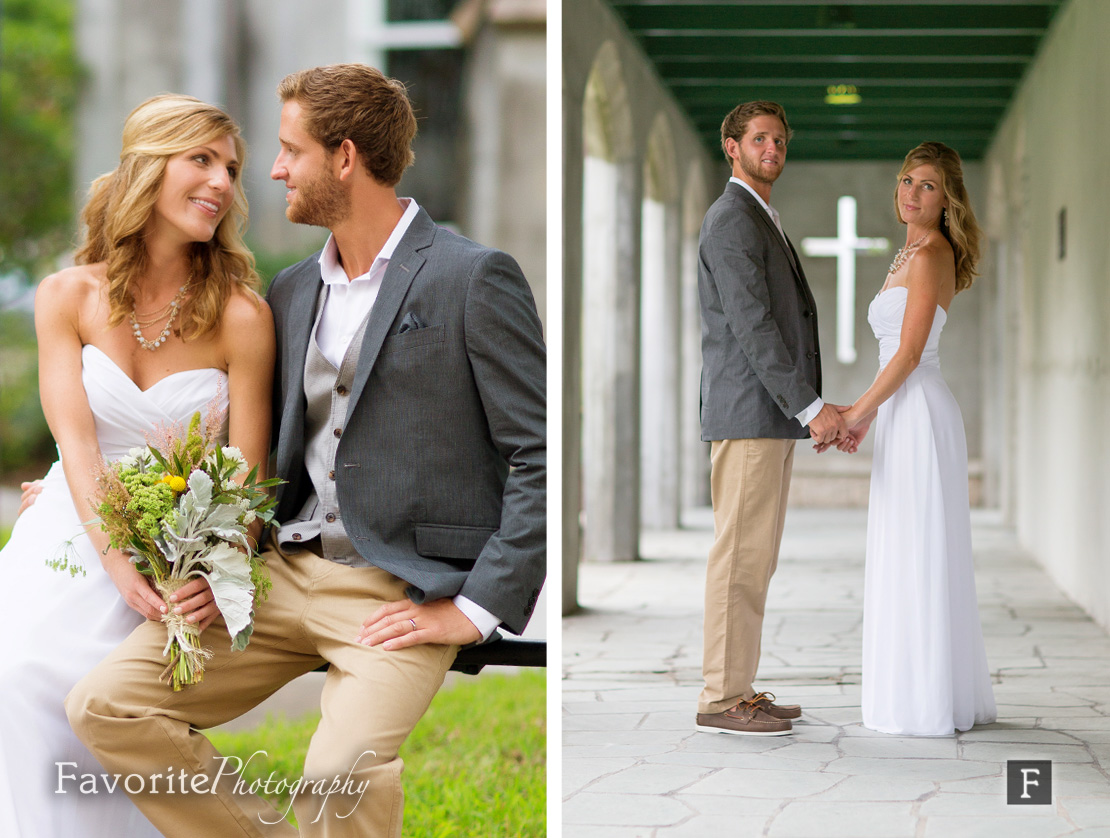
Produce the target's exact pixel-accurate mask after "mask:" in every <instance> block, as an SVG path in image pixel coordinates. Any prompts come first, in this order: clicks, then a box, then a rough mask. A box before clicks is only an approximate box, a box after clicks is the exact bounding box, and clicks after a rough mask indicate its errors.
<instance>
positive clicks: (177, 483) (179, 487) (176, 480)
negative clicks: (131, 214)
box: [166, 474, 188, 494]
mask: <svg viewBox="0 0 1110 838" xmlns="http://www.w3.org/2000/svg"><path fill="white" fill-rule="evenodd" d="M166 482H167V483H169V484H170V488H171V489H173V490H174V491H175V492H177V493H178V494H181V493H182V492H184V491H185V487H186V486H187V485H188V484H187V483H186V482H185V478H184V477H178V476H177V475H176V474H175V475H173V476H172V477H170V478H169V479H168V480H167V481H166Z"/></svg>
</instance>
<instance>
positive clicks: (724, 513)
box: [698, 439, 795, 713]
mask: <svg viewBox="0 0 1110 838" xmlns="http://www.w3.org/2000/svg"><path fill="white" fill-rule="evenodd" d="M794 445H795V440H792V439H726V440H721V441H718V442H714V443H713V445H712V448H711V457H712V472H711V478H710V481H711V489H712V497H713V530H714V537H715V540H714V543H713V547H712V549H711V550H710V552H709V561H708V564H707V566H706V577H705V646H704V653H703V662H702V674H703V677H704V678H705V686H704V687H703V688H702V691H701V695H700V696H699V697H698V712H699V713H720V712H722V711H724V710H727V709H728V708H729V707H732V706H733V705H735V704H736V703H737V702H738V701H739V700H740V699H742V698H751V697H752V696H753V695H755V691H754V690H753V689H752V681H754V680H755V673H756V670H757V669H758V667H759V649H760V641H761V639H762V635H763V612H764V607H765V604H766V602H767V588H768V586H769V584H770V582H771V576H772V574H774V572H775V566H776V565H777V564H778V556H779V544H780V543H781V542H782V528H783V522H784V521H785V519H786V497H787V494H788V493H789V490H790V473H791V470H792V468H793V466H794Z"/></svg>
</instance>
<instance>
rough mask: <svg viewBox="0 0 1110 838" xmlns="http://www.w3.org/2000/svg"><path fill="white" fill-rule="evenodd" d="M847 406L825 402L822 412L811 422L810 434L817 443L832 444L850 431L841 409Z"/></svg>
mask: <svg viewBox="0 0 1110 838" xmlns="http://www.w3.org/2000/svg"><path fill="white" fill-rule="evenodd" d="M844 409H845V408H843V407H840V406H838V405H835V404H832V403H830V402H825V406H824V407H822V408H821V412H820V413H818V414H817V415H816V416H814V417H813V420H812V421H811V422H810V423H809V435H810V436H811V437H813V441H814V442H816V443H817V445H825V446H826V447H827V446H828V445H831V444H832V443H834V442H836V441H837V440H839V439H842V438H843V437H844V435H845V434H847V433H848V427H847V426H846V425H845V424H844V418H843V417H842V416H841V411H843V410H844Z"/></svg>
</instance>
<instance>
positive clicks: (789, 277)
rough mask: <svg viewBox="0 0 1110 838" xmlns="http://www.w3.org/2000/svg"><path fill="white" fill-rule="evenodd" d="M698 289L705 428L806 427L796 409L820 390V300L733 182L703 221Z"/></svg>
mask: <svg viewBox="0 0 1110 838" xmlns="http://www.w3.org/2000/svg"><path fill="white" fill-rule="evenodd" d="M791 256H793V257H794V262H793V264H791V258H790V257H791ZM794 265H797V269H795V267H794ZM698 296H699V298H700V300H701V347H702V375H701V438H702V439H703V440H719V439H757V438H770V439H802V438H804V437H806V436H808V433H807V432H806V430H805V429H804V428H803V427H802V426H801V425H799V424H798V421H797V419H795V418H794V417H795V416H797V415H798V414H799V413H800V412H801V411H803V410H805V408H807V407H808V406H809V405H811V404H812V403H813V401H814V400H815V399H816V398H817V397H818V396H819V395H820V393H821V357H820V352H819V348H820V344H819V342H818V339H817V306H816V305H815V304H814V301H813V294H812V293H811V292H810V290H809V285H808V284H807V283H806V278H805V273H804V272H803V271H802V266H801V262H800V261H799V260H798V255H797V253H796V252H794V248H793V246H792V245H789V244H788V243H787V242H784V241H783V238H782V236H780V235H779V231H778V229H777V228H776V227H775V224H774V222H773V221H772V220H771V218H770V216H769V215H768V214H767V212H766V210H764V209H763V207H761V206H760V205H759V203H758V202H757V201H756V199H755V198H754V197H753V196H752V194H751V193H750V192H748V191H747V190H746V189H744V188H743V187H742V186H740V185H738V184H736V183H731V182H730V183H729V184H728V186H727V187H726V188H725V192H724V194H723V195H722V196H721V197H720V198H718V199H717V200H716V202H714V204H713V206H711V207H710V208H709V212H708V213H706V216H705V221H703V222H702V225H701V237H700V240H699V242H698Z"/></svg>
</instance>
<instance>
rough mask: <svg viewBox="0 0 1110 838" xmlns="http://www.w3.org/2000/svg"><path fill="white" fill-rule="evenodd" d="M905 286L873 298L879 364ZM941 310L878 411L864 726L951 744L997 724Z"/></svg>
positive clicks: (898, 323) (896, 324) (894, 339)
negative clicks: (975, 728) (962, 734)
mask: <svg viewBox="0 0 1110 838" xmlns="http://www.w3.org/2000/svg"><path fill="white" fill-rule="evenodd" d="M906 297H907V291H906V289H905V288H902V287H899V286H895V287H893V288H889V289H888V290H886V291H884V292H882V293H881V294H879V295H878V296H877V297H875V299H874V300H873V301H872V302H871V306H870V308H869V309H868V313H867V319H868V322H869V323H870V324H871V328H872V329H873V330H874V332H875V337H877V338H878V339H879V364H880V367H882V366H885V365H886V364H887V362H888V361H889V360H890V359H891V357H893V355H894V353H895V351H896V350H897V349H898V344H899V340H900V336H901V331H902V318H903V317H904V315H905V313H906ZM947 319H948V315H947V314H946V313H945V311H944V309H943V308H941V307H940V306H938V307H937V313H936V317H935V318H934V319H933V326H932V330H931V331H930V333H929V338H928V340H927V341H926V344H925V350H924V352H923V353H922V356H921V362H920V364H919V365H918V367H917V368H916V369H915V370H914V371H913V372H912V373H910V376H909V378H907V379H906V381H905V383H904V384H903V385H902V386H901V387H900V388H898V390H897V392H895V393H894V395H893V396H891V397H890V398H889V399H887V400H886V402H884V403H883V404H882V406H881V407H880V408H879V413H878V416H877V418H876V420H875V427H874V434H875V455H874V463H873V465H872V468H871V500H870V506H869V509H868V513H867V566H866V574H865V586H864V604H863V697H862V701H863V724H864V725H865V726H866V727H868V728H871V729H872V730H877V731H881V732H883V733H892V734H902V735H913V736H947V735H951V734H952V733H954V732H955V731H956V730H968V729H969V728H970V727H972V725H976V724H986V723H988V722H993V721H994V720H995V718H996V716H997V711H996V710H995V703H994V693H993V691H992V689H991V681H990V673H989V670H988V669H987V655H986V651H985V649H984V646H983V632H982V628H981V627H980V624H979V611H978V605H977V604H976V600H975V576H974V568H973V566H972V557H971V514H970V505H969V503H968V490H967V441H966V438H965V436H964V425H963V417H962V416H961V414H960V407H959V405H958V404H957V403H956V400H955V399H954V398H953V396H952V393H951V392H950V391H949V389H948V385H947V384H945V382H944V377H943V376H942V375H941V371H940V356H939V351H938V350H939V344H940V333H941V330H942V329H943V328H944V324H945V322H946V321H947Z"/></svg>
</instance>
